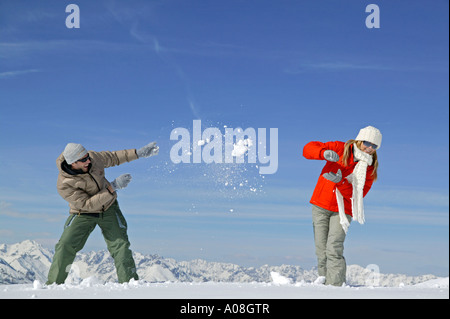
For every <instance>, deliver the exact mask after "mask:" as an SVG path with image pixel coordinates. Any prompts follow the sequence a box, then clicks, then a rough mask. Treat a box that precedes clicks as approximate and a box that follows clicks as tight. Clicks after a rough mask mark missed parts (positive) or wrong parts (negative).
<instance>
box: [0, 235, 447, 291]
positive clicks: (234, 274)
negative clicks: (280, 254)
mask: <svg viewBox="0 0 450 319" xmlns="http://www.w3.org/2000/svg"><path fill="white" fill-rule="evenodd" d="M133 257H134V259H135V262H136V267H137V273H138V275H139V277H140V279H142V280H145V281H147V282H167V281H172V282H241V283H244V282H247V283H249V282H272V276H271V273H273V272H276V273H278V274H280V275H281V276H284V277H286V278H288V279H289V280H290V281H291V282H292V283H299V282H305V283H310V282H313V281H314V280H315V279H316V278H317V276H318V273H317V269H314V268H313V269H311V270H305V269H303V268H301V267H300V266H293V265H281V266H269V265H263V266H261V267H243V266H239V265H236V264H231V263H223V262H211V261H205V260H202V259H195V260H191V261H176V260H175V259H172V258H164V257H161V256H158V255H144V254H141V253H139V252H133ZM52 258H53V252H52V251H51V250H49V249H47V248H44V247H43V246H42V245H40V244H39V243H37V242H36V241H33V240H25V241H22V242H20V243H16V244H10V245H7V244H0V284H26V283H32V282H33V281H34V280H39V281H40V282H45V281H46V280H47V273H48V269H49V268H50V265H51V261H52ZM92 276H95V277H97V278H98V279H100V280H102V281H104V282H111V281H112V282H117V275H116V270H115V266H114V262H113V259H112V257H111V256H110V254H109V252H108V251H107V250H100V251H90V252H83V253H78V254H77V257H76V258H75V261H74V263H73V264H72V267H71V270H70V273H69V276H68V279H67V280H66V282H67V281H69V282H80V281H81V280H82V279H84V278H88V277H92ZM436 278H438V277H437V276H434V275H421V276H407V275H403V274H380V273H377V272H374V271H373V269H368V267H367V268H363V267H361V266H358V265H349V266H348V267H347V284H350V285H353V286H382V287H398V286H399V285H414V284H418V283H421V282H425V281H428V280H431V279H436Z"/></svg>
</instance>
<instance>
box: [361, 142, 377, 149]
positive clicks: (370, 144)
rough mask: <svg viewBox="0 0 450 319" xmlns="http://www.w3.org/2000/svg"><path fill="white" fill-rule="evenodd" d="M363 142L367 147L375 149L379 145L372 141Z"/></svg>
mask: <svg viewBox="0 0 450 319" xmlns="http://www.w3.org/2000/svg"><path fill="white" fill-rule="evenodd" d="M363 144H364V146H365V147H371V148H373V149H374V150H376V149H377V148H378V145H375V144H372V143H370V142H367V141H364V142H363Z"/></svg>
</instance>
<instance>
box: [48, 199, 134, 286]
mask: <svg viewBox="0 0 450 319" xmlns="http://www.w3.org/2000/svg"><path fill="white" fill-rule="evenodd" d="M97 225H98V226H99V227H100V229H101V230H102V234H103V237H104V239H105V241H106V245H107V247H108V250H109V252H110V254H111V256H112V258H113V259H114V264H115V266H116V271H117V277H118V279H119V282H120V283H123V282H128V281H130V279H132V278H134V279H136V280H137V279H138V275H137V274H136V265H135V263H134V259H133V256H132V253H131V250H130V249H129V247H130V242H129V241H128V236H127V222H126V221H125V218H124V217H123V215H122V212H121V211H120V208H119V205H118V203H117V201H116V202H115V203H114V204H113V205H112V206H111V207H110V208H109V209H108V210H106V211H105V212H103V213H100V214H89V213H86V214H79V215H76V214H73V215H70V216H69V218H68V219H67V221H66V223H65V225H64V232H63V234H62V235H61V238H60V240H59V242H58V243H57V244H56V246H55V255H54V256H53V262H52V265H51V266H50V270H49V273H48V280H47V285H50V284H52V283H57V284H63V283H64V281H65V280H66V278H67V275H68V274H69V270H70V265H71V264H72V263H73V260H74V259H75V255H76V253H77V252H78V251H80V250H81V249H82V248H83V247H84V244H85V243H86V241H87V239H88V237H89V235H90V234H91V232H92V231H93V230H94V228H95V226H97Z"/></svg>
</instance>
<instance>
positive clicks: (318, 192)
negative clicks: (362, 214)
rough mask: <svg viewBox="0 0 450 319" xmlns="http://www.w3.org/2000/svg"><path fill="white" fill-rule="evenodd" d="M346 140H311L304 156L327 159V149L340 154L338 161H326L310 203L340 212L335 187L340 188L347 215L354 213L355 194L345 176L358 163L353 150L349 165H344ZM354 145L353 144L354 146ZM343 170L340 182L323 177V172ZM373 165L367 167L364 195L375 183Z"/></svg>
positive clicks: (304, 149) (306, 146)
mask: <svg viewBox="0 0 450 319" xmlns="http://www.w3.org/2000/svg"><path fill="white" fill-rule="evenodd" d="M344 145H345V143H344V142H339V141H335V142H327V143H322V142H309V143H308V144H306V145H305V147H304V148H303V156H304V157H305V158H307V159H313V160H325V158H324V157H323V153H324V152H325V151H326V150H332V151H335V152H336V153H337V154H338V155H339V161H338V162H329V161H326V164H325V166H324V168H323V169H322V172H321V173H320V176H319V180H318V182H317V185H316V188H315V189H314V192H313V195H312V197H311V201H310V203H311V204H313V205H316V206H319V207H322V208H324V209H326V210H330V211H333V212H339V208H338V204H337V200H336V193H335V189H336V188H338V189H339V191H340V192H341V194H342V196H343V197H344V206H345V213H346V214H347V215H350V216H353V215H352V204H351V197H352V194H353V186H352V184H350V183H349V181H348V180H347V179H346V178H345V177H347V176H348V175H350V174H351V173H352V172H353V169H354V168H355V166H356V163H357V162H355V161H354V159H353V152H351V155H350V158H349V160H348V161H347V162H348V163H347V166H344V164H343V163H342V156H343V154H344ZM352 147H353V146H352ZM339 169H340V170H341V171H342V180H341V181H340V182H339V183H333V182H332V181H329V180H327V179H326V178H325V177H323V174H325V173H329V172H333V173H337V171H338V170H339ZM372 172H373V165H372V166H368V167H367V173H366V183H365V185H364V190H363V196H366V194H367V193H368V192H369V190H370V187H372V184H373V177H372Z"/></svg>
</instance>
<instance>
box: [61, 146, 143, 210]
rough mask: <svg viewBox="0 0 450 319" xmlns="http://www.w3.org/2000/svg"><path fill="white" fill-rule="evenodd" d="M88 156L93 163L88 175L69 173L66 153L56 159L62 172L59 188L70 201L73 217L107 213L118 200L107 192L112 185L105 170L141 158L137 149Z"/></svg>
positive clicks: (115, 195)
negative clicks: (82, 214) (106, 176)
mask: <svg viewBox="0 0 450 319" xmlns="http://www.w3.org/2000/svg"><path fill="white" fill-rule="evenodd" d="M88 153H89V156H90V158H91V164H90V165H89V171H88V172H87V173H77V172H74V171H72V170H70V165H68V164H67V162H66V161H65V160H64V156H63V154H61V155H60V156H59V157H58V159H57V160H56V165H57V167H58V169H59V175H58V180H57V183H56V188H57V189H58V193H59V194H60V195H61V196H62V198H64V199H65V200H66V201H68V202H69V207H70V211H69V212H70V213H71V214H79V213H101V212H104V211H105V210H107V209H108V208H109V207H110V206H111V205H112V204H113V203H114V202H115V201H116V199H117V194H116V192H113V193H111V192H110V191H109V190H108V189H107V187H108V186H109V185H110V183H109V182H108V180H107V179H106V178H105V168H107V167H111V166H116V165H120V164H123V163H126V162H130V161H133V160H136V159H137V158H138V157H137V155H136V150H135V149H130V150H123V151H116V152H94V151H89V152H88Z"/></svg>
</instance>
